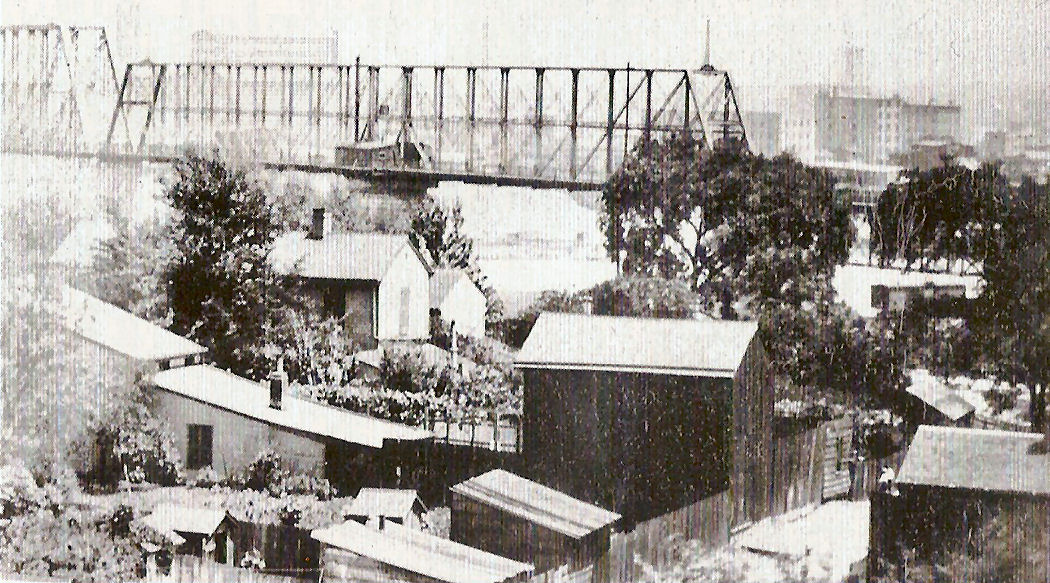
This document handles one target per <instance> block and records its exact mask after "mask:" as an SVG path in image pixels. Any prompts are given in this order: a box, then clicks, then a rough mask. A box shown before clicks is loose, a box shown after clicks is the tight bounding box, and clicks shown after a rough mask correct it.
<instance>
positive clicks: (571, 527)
mask: <svg viewBox="0 0 1050 583" xmlns="http://www.w3.org/2000/svg"><path fill="white" fill-rule="evenodd" d="M452 491H453V492H455V493H457V494H461V495H463V496H466V497H468V498H470V499H472V500H476V501H478V502H481V503H483V504H487V505H489V506H493V507H495V508H498V509H500V510H502V511H504V512H507V513H510V514H513V515H514V516H518V517H520V518H524V519H525V520H528V521H529V522H532V523H534V524H538V525H540V526H543V527H546V528H549V529H551V530H553V531H555V532H559V533H561V534H564V535H565V536H569V537H572V538H574V539H579V538H583V537H585V536H587V535H588V534H590V533H592V532H594V531H596V530H598V529H600V528H603V527H605V526H607V525H609V524H612V523H613V522H616V521H617V520H619V519H620V515H619V514H617V513H615V512H610V511H608V510H606V509H604V508H601V507H598V506H595V505H594V504H590V503H587V502H584V501H582V500H577V499H576V498H573V497H572V496H569V495H568V494H565V493H563V492H559V491H558V490H555V489H553V488H548V487H547V486H544V485H542V484H537V483H536V482H533V481H532V480H527V479H525V478H522V477H521V476H517V475H515V474H512V473H510V472H507V471H504V470H499V469H496V470H492V471H489V472H486V473H484V474H482V475H480V476H477V477H475V478H471V479H469V480H467V481H465V482H460V483H459V484H456V485H455V486H453V487H452Z"/></svg>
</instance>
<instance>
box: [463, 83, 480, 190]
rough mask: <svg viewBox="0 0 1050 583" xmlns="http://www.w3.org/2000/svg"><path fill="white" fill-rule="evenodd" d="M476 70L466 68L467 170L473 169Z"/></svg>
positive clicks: (475, 121)
mask: <svg viewBox="0 0 1050 583" xmlns="http://www.w3.org/2000/svg"><path fill="white" fill-rule="evenodd" d="M477 76H478V70H477V69H476V68H475V67H467V121H468V123H467V161H466V162H467V168H466V169H467V170H468V171H469V170H473V169H474V130H475V126H476V124H477V117H476V113H477V112H476V108H475V102H476V101H475V100H476V97H477V91H476V90H477Z"/></svg>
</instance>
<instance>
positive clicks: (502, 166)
mask: <svg viewBox="0 0 1050 583" xmlns="http://www.w3.org/2000/svg"><path fill="white" fill-rule="evenodd" d="M509 100H510V68H508V67H501V68H500V70H499V171H500V172H502V173H506V172H507V171H508V168H507V166H508V162H509V158H510V152H509V150H510V147H509V143H508V142H509V141H510V136H508V135H507V134H508V128H507V122H508V120H509V113H510V111H509V110H510V107H509V104H508V101H509Z"/></svg>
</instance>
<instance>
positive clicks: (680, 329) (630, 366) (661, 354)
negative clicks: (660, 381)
mask: <svg viewBox="0 0 1050 583" xmlns="http://www.w3.org/2000/svg"><path fill="white" fill-rule="evenodd" d="M757 331H758V325H757V324H756V323H754V322H739V321H727V320H713V319H705V320H685V319H682V320H673V319H661V318H626V317H619V316H594V315H585V314H563V313H556V312H544V313H543V314H540V317H539V319H538V320H537V321H536V325H535V326H534V327H533V328H532V332H530V333H529V337H528V338H527V339H526V340H525V344H524V346H522V348H521V351H520V352H518V355H517V357H516V358H515V360H514V362H515V364H516V365H518V366H522V367H526V368H568V369H597V370H615V371H628V372H630V371H637V372H653V373H659V374H680V375H688V376H713V377H732V376H733V374H734V373H735V372H736V370H737V369H738V368H739V367H740V364H741V362H742V361H743V358H744V354H745V353H746V352H747V348H748V346H749V345H750V344H751V341H752V339H753V338H754V336H755V333H756V332H757Z"/></svg>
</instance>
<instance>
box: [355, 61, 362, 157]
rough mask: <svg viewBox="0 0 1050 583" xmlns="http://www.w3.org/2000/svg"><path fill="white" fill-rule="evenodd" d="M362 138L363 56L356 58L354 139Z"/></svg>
mask: <svg viewBox="0 0 1050 583" xmlns="http://www.w3.org/2000/svg"><path fill="white" fill-rule="evenodd" d="M360 139H361V57H360V56H358V57H355V58H354V141H355V142H357V141H359V140H360Z"/></svg>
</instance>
